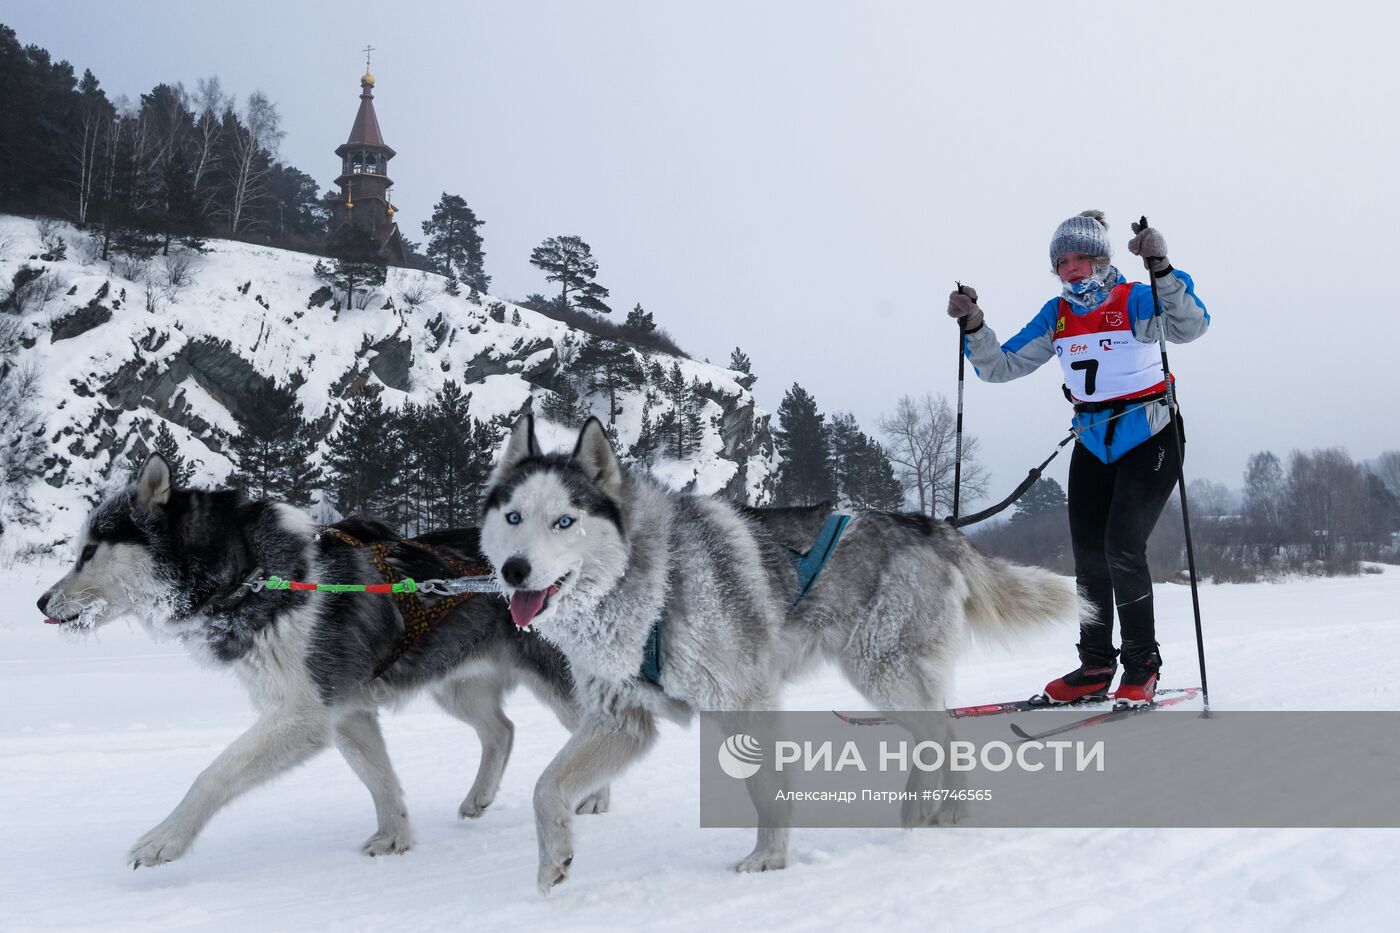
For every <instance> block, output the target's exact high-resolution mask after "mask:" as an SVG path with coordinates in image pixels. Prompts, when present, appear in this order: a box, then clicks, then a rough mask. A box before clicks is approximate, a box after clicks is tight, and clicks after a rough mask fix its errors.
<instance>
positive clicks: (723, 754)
mask: <svg viewBox="0 0 1400 933" xmlns="http://www.w3.org/2000/svg"><path fill="white" fill-rule="evenodd" d="M719 767H720V770H721V771H723V772H724V773H725V774H727V775H729V776H730V777H732V778H734V780H736V781H743V780H747V779H748V778H751V777H753V776H754V775H755V774H757V773H758V769H759V768H761V767H763V747H762V746H761V745H759V744H758V739H756V738H754V737H753V736H751V735H746V734H744V733H742V732H740V733H737V734H735V735H731V736H730V737H729V738H727V739H725V740H724V744H723V745H721V746H720V747H719Z"/></svg>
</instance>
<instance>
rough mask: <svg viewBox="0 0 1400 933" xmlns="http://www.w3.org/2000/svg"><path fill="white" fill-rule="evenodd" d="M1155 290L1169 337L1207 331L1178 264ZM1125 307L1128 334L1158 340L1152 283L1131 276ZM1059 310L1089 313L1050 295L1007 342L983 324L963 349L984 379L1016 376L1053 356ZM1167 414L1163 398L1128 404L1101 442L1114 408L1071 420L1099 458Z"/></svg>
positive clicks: (1106, 458)
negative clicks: (1130, 288)
mask: <svg viewBox="0 0 1400 933" xmlns="http://www.w3.org/2000/svg"><path fill="white" fill-rule="evenodd" d="M1157 295H1158V297H1159V299H1160V300H1161V302H1162V321H1163V326H1164V327H1165V329H1166V330H1165V332H1166V337H1167V340H1168V341H1170V342H1172V343H1189V342H1190V341H1192V340H1195V339H1196V338H1197V337H1199V336H1201V335H1202V334H1204V333H1205V332H1206V329H1207V328H1208V327H1209V326H1210V314H1208V313H1207V312H1206V306H1205V305H1204V304H1202V303H1201V300H1200V299H1199V298H1197V297H1196V287H1195V283H1194V282H1192V281H1191V276H1189V275H1187V274H1186V273H1185V272H1182V271H1180V270H1177V269H1172V270H1170V271H1168V272H1167V273H1166V274H1164V275H1162V276H1161V277H1159V278H1158V279H1157ZM1062 303H1063V305H1062ZM1127 309H1128V317H1129V319H1130V323H1131V327H1132V332H1133V336H1134V337H1136V338H1137V339H1138V340H1139V341H1141V342H1142V343H1152V344H1155V343H1157V327H1158V324H1157V318H1156V317H1154V316H1153V313H1152V312H1153V308H1152V288H1151V286H1149V285H1144V284H1142V283H1140V282H1134V283H1133V284H1132V290H1131V292H1129V294H1128V298H1127ZM1062 310H1067V312H1068V313H1071V314H1087V313H1089V312H1085V311H1084V310H1083V309H1081V308H1077V307H1075V306H1073V305H1069V304H1068V303H1067V302H1064V299H1063V298H1060V297H1055V298H1052V299H1050V300H1049V301H1047V302H1046V303H1045V305H1044V306H1043V307H1042V308H1041V309H1040V313H1038V314H1037V315H1036V316H1035V317H1034V318H1032V319H1031V321H1030V323H1029V324H1027V325H1026V326H1025V327H1023V328H1021V331H1020V333H1018V334H1016V336H1014V337H1012V338H1011V339H1010V340H1008V341H1006V343H1001V342H1000V341H998V340H997V335H996V333H995V332H994V331H993V330H992V329H991V327H989V326H987V325H986V324H983V326H982V327H980V328H978V329H977V331H976V332H974V333H971V334H968V335H967V336H966V337H965V338H964V340H963V352H964V353H966V354H967V358H968V359H969V360H970V361H971V362H972V366H973V369H975V370H976V372H977V375H978V377H979V378H981V379H982V380H983V381H984V382H1010V381H1011V380H1012V379H1018V378H1020V377H1021V376H1024V375H1026V374H1027V373H1030V372H1034V371H1035V370H1036V369H1038V368H1040V365H1041V364H1042V363H1044V362H1045V361H1046V360H1049V359H1051V358H1053V357H1054V356H1055V329H1056V323H1057V321H1058V320H1059V317H1060V314H1061V312H1062ZM1170 417H1171V416H1170V412H1169V411H1168V410H1167V404H1166V401H1165V400H1163V399H1158V400H1155V401H1144V402H1138V403H1135V404H1130V406H1129V409H1128V410H1127V411H1126V413H1124V414H1122V415H1121V416H1120V417H1118V418H1117V422H1118V424H1117V425H1116V426H1115V427H1114V429H1113V432H1112V444H1111V445H1110V444H1108V443H1106V436H1107V435H1108V433H1109V432H1108V423H1109V420H1110V419H1112V418H1113V412H1111V411H1095V412H1081V413H1077V414H1075V416H1074V420H1073V426H1074V430H1075V432H1076V433H1078V435H1079V441H1080V443H1082V444H1083V445H1084V446H1085V447H1086V448H1088V450H1089V451H1090V452H1091V453H1093V454H1094V456H1096V457H1098V458H1099V459H1100V460H1102V461H1103V462H1104V463H1112V462H1113V461H1115V460H1117V459H1118V458H1119V457H1121V456H1123V455H1124V454H1125V453H1127V452H1128V451H1130V450H1132V449H1133V448H1134V447H1136V446H1137V445H1138V444H1141V443H1142V442H1143V441H1145V440H1147V439H1148V438H1149V437H1151V436H1152V435H1154V434H1156V433H1157V432H1158V431H1160V430H1162V429H1163V428H1164V427H1166V426H1167V425H1168V424H1169V423H1170Z"/></svg>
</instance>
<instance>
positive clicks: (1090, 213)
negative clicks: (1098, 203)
mask: <svg viewBox="0 0 1400 933" xmlns="http://www.w3.org/2000/svg"><path fill="white" fill-rule="evenodd" d="M1079 216H1080V217H1092V218H1094V219H1095V220H1097V221H1098V222H1099V223H1100V224H1102V225H1103V228H1104V229H1105V230H1107V229H1108V221H1106V220H1104V219H1103V211H1080V212H1079Z"/></svg>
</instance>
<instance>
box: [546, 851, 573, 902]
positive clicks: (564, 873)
mask: <svg viewBox="0 0 1400 933" xmlns="http://www.w3.org/2000/svg"><path fill="white" fill-rule="evenodd" d="M573 863H574V856H573V854H572V853H570V854H569V855H566V856H564V858H562V859H560V860H558V861H554V860H553V859H550V860H548V861H544V862H541V863H540V873H539V878H538V879H537V880H538V882H539V887H540V893H541V894H548V893H549V892H550V889H551V888H553V887H554V886H555V885H557V884H560V883H562V882H563V880H564V879H565V878H567V877H568V876H569V866H570V865H572V864H573Z"/></svg>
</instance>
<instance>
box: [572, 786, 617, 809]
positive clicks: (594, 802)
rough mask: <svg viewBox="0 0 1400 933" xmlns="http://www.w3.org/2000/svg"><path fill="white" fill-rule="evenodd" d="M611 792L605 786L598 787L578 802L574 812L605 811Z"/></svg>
mask: <svg viewBox="0 0 1400 933" xmlns="http://www.w3.org/2000/svg"><path fill="white" fill-rule="evenodd" d="M610 798H611V792H610V791H609V790H608V788H607V787H600V788H599V789H598V790H595V791H594V792H593V793H591V794H589V795H588V796H587V797H585V798H583V800H582V801H581V802H580V803H579V805H578V806H577V807H575V808H574V812H575V813H607V812H608V803H609V802H610Z"/></svg>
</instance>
